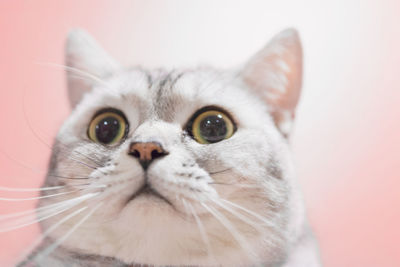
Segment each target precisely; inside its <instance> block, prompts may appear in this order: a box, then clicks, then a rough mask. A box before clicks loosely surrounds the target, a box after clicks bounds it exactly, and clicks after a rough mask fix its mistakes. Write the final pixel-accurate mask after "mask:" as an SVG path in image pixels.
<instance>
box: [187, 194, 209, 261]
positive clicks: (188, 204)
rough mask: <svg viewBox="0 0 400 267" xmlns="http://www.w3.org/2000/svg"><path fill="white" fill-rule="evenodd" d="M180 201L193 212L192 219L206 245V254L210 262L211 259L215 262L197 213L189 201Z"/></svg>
mask: <svg viewBox="0 0 400 267" xmlns="http://www.w3.org/2000/svg"><path fill="white" fill-rule="evenodd" d="M182 201H183V205H184V206H185V207H188V209H190V211H191V213H192V214H193V217H194V219H195V220H196V224H197V227H198V228H199V232H200V235H201V238H202V239H203V242H204V244H205V245H206V248H207V252H208V256H209V257H210V260H211V261H210V262H212V260H214V262H216V260H215V256H214V253H213V252H212V250H211V244H210V240H209V239H208V235H207V232H206V230H205V228H204V225H203V223H202V222H201V220H200V218H199V216H197V213H196V211H195V210H194V208H193V206H192V205H191V204H190V203H186V201H185V200H184V199H182Z"/></svg>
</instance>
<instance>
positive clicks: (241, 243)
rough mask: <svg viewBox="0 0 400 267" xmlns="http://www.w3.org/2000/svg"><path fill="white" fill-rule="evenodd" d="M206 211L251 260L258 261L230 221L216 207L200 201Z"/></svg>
mask: <svg viewBox="0 0 400 267" xmlns="http://www.w3.org/2000/svg"><path fill="white" fill-rule="evenodd" d="M200 204H201V205H202V206H203V207H204V208H205V209H206V210H207V211H208V212H210V213H211V214H212V215H213V216H214V217H215V218H216V219H217V220H218V221H219V222H220V223H221V224H222V225H223V226H224V227H225V228H226V229H227V230H228V231H229V232H230V234H231V235H232V237H233V238H234V239H235V240H236V242H237V243H238V244H239V246H240V247H242V249H243V250H245V252H246V253H247V254H246V255H247V256H249V257H250V259H251V260H254V261H255V262H258V260H259V257H258V255H257V254H256V253H255V252H254V251H252V249H251V248H250V246H249V244H248V242H247V241H246V240H245V239H244V238H243V236H242V235H241V234H239V232H238V231H237V230H236V228H235V227H234V226H233V225H232V224H231V223H230V221H229V220H228V219H227V218H226V217H225V216H224V215H223V214H221V213H220V212H218V211H217V210H216V209H214V208H212V207H210V206H208V205H206V204H205V203H203V202H201V203H200Z"/></svg>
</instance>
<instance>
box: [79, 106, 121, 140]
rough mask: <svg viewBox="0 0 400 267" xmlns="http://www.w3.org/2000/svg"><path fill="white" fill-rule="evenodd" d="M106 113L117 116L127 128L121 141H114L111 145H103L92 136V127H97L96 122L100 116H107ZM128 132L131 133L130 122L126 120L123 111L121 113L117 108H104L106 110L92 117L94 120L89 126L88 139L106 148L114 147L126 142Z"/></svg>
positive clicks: (101, 110)
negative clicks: (123, 141)
mask: <svg viewBox="0 0 400 267" xmlns="http://www.w3.org/2000/svg"><path fill="white" fill-rule="evenodd" d="M105 113H110V114H115V115H116V117H119V118H121V119H122V121H123V122H124V124H125V125H124V126H125V129H124V130H123V131H124V133H123V134H122V136H121V138H119V140H116V141H114V140H113V141H112V142H111V143H102V142H100V141H99V140H98V139H97V137H96V136H94V137H93V136H91V127H92V126H95V125H94V122H95V120H96V119H97V118H98V117H99V116H101V115H103V114H105ZM119 118H118V120H119ZM119 121H120V120H119ZM128 132H129V123H128V120H127V119H126V116H125V114H124V113H123V112H122V111H120V110H118V109H115V108H104V109H100V110H99V111H97V112H96V113H95V114H94V115H93V117H92V119H91V120H90V122H89V125H88V127H87V136H88V138H89V139H90V140H91V141H93V142H96V143H98V144H102V145H105V146H112V145H115V144H117V143H121V141H122V140H124V139H125V138H126V136H127V135H128Z"/></svg>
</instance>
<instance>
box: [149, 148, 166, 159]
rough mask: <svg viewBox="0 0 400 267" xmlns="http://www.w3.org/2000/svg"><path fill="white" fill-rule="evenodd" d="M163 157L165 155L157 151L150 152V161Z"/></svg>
mask: <svg viewBox="0 0 400 267" xmlns="http://www.w3.org/2000/svg"><path fill="white" fill-rule="evenodd" d="M163 155H165V154H164V153H162V152H159V151H158V150H153V151H151V158H152V159H156V158H159V157H161V156H163Z"/></svg>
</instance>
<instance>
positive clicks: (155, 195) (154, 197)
mask: <svg viewBox="0 0 400 267" xmlns="http://www.w3.org/2000/svg"><path fill="white" fill-rule="evenodd" d="M134 201H135V202H136V203H137V202H139V203H148V202H151V203H154V202H155V203H164V204H168V205H171V206H172V205H173V204H172V203H171V201H169V200H168V199H167V198H166V197H164V196H163V195H162V194H160V193H159V192H158V191H157V190H155V189H153V188H151V187H150V186H149V185H147V184H145V185H143V186H142V187H141V188H140V189H139V190H137V191H136V192H135V193H134V194H133V195H132V196H131V197H130V198H129V199H128V201H127V205H128V204H130V203H131V202H134Z"/></svg>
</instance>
